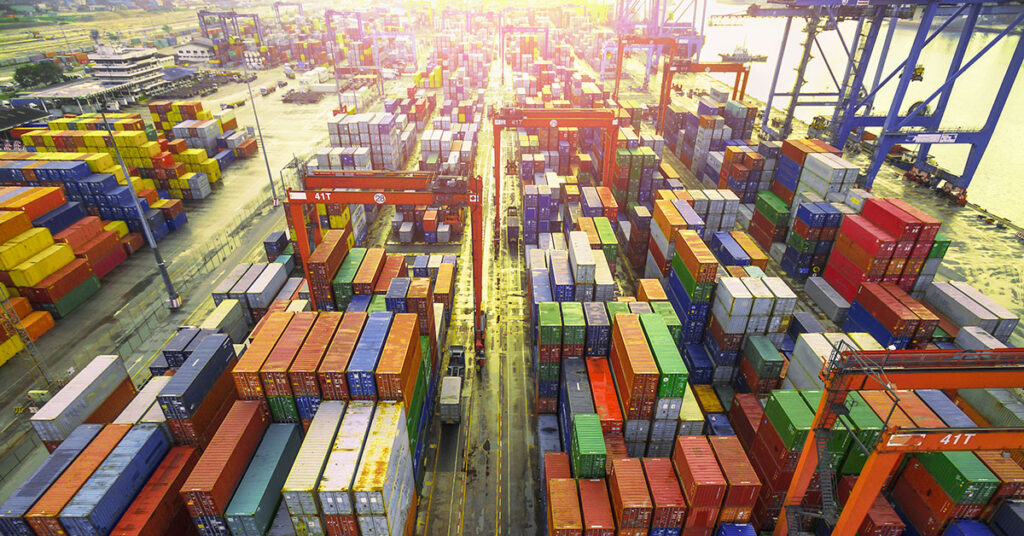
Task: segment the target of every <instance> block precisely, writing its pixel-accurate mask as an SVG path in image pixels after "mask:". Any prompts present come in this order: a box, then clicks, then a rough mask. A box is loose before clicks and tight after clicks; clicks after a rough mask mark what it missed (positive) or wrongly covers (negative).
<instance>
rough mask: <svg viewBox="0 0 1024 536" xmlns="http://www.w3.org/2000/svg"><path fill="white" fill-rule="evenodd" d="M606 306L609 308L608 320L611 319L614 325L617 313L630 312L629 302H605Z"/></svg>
mask: <svg viewBox="0 0 1024 536" xmlns="http://www.w3.org/2000/svg"><path fill="white" fill-rule="evenodd" d="M604 305H605V307H606V308H607V309H608V320H610V321H611V323H612V325H613V326H614V325H615V315H617V314H619V313H626V314H629V304H628V303H626V302H605V304H604Z"/></svg>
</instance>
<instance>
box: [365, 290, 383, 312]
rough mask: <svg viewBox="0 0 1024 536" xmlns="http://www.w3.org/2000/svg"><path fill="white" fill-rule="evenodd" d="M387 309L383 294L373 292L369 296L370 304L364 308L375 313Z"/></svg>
mask: <svg viewBox="0 0 1024 536" xmlns="http://www.w3.org/2000/svg"><path fill="white" fill-rule="evenodd" d="M387 310H388V308H387V304H386V303H385V302H384V296H383V295H381V294H374V295H373V297H372V298H370V305H369V306H368V307H367V308H366V312H368V313H376V312H378V311H380V312H384V311H387Z"/></svg>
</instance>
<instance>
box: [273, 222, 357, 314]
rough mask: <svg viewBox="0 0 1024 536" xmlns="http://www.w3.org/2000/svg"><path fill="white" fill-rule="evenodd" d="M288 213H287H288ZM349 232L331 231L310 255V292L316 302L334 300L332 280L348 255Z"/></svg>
mask: <svg viewBox="0 0 1024 536" xmlns="http://www.w3.org/2000/svg"><path fill="white" fill-rule="evenodd" d="M286 213H287V211H286ZM348 232H349V231H348V230H347V229H345V230H342V229H331V230H330V231H327V232H326V233H324V235H323V240H321V242H320V244H318V245H317V246H316V249H315V250H313V253H311V254H310V255H309V260H308V261H307V262H306V268H307V269H308V270H309V273H310V280H309V291H310V294H311V295H312V298H313V300H314V301H317V302H325V301H332V300H333V299H334V293H333V290H332V289H331V280H332V279H334V275H335V274H336V273H338V268H339V267H340V266H341V262H342V261H343V260H345V255H346V254H348V242H347V241H346V235H347V234H348Z"/></svg>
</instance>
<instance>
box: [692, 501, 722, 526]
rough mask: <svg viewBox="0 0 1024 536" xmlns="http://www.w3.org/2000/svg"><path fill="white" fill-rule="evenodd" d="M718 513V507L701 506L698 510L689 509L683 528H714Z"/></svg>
mask: <svg viewBox="0 0 1024 536" xmlns="http://www.w3.org/2000/svg"><path fill="white" fill-rule="evenodd" d="M718 513H719V508H718V507H711V506H702V507H699V508H690V509H689V511H688V512H687V514H686V523H685V524H684V526H685V527H687V528H695V527H710V528H714V527H715V525H716V524H718Z"/></svg>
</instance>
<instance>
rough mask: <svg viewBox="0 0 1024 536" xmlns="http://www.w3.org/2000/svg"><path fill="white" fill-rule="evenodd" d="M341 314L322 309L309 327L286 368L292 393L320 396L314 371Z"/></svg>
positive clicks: (329, 341)
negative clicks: (289, 365)
mask: <svg viewBox="0 0 1024 536" xmlns="http://www.w3.org/2000/svg"><path fill="white" fill-rule="evenodd" d="M342 316H343V315H342V313H339V312H336V311H324V312H322V313H320V315H319V316H317V319H316V323H314V324H313V327H312V328H310V330H309V335H307V336H306V341H305V342H304V343H303V344H302V347H301V348H299V353H298V354H296V356H295V360H294V361H292V364H291V367H289V369H288V379H289V380H291V385H292V394H293V395H295V396H315V397H319V396H320V387H319V383H318V382H317V378H316V371H317V369H318V368H319V367H320V361H321V360H322V359H323V357H324V352H326V351H327V348H328V346H330V344H331V338H332V337H334V334H335V333H336V332H337V330H338V324H339V323H340V322H341V318H342Z"/></svg>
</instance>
